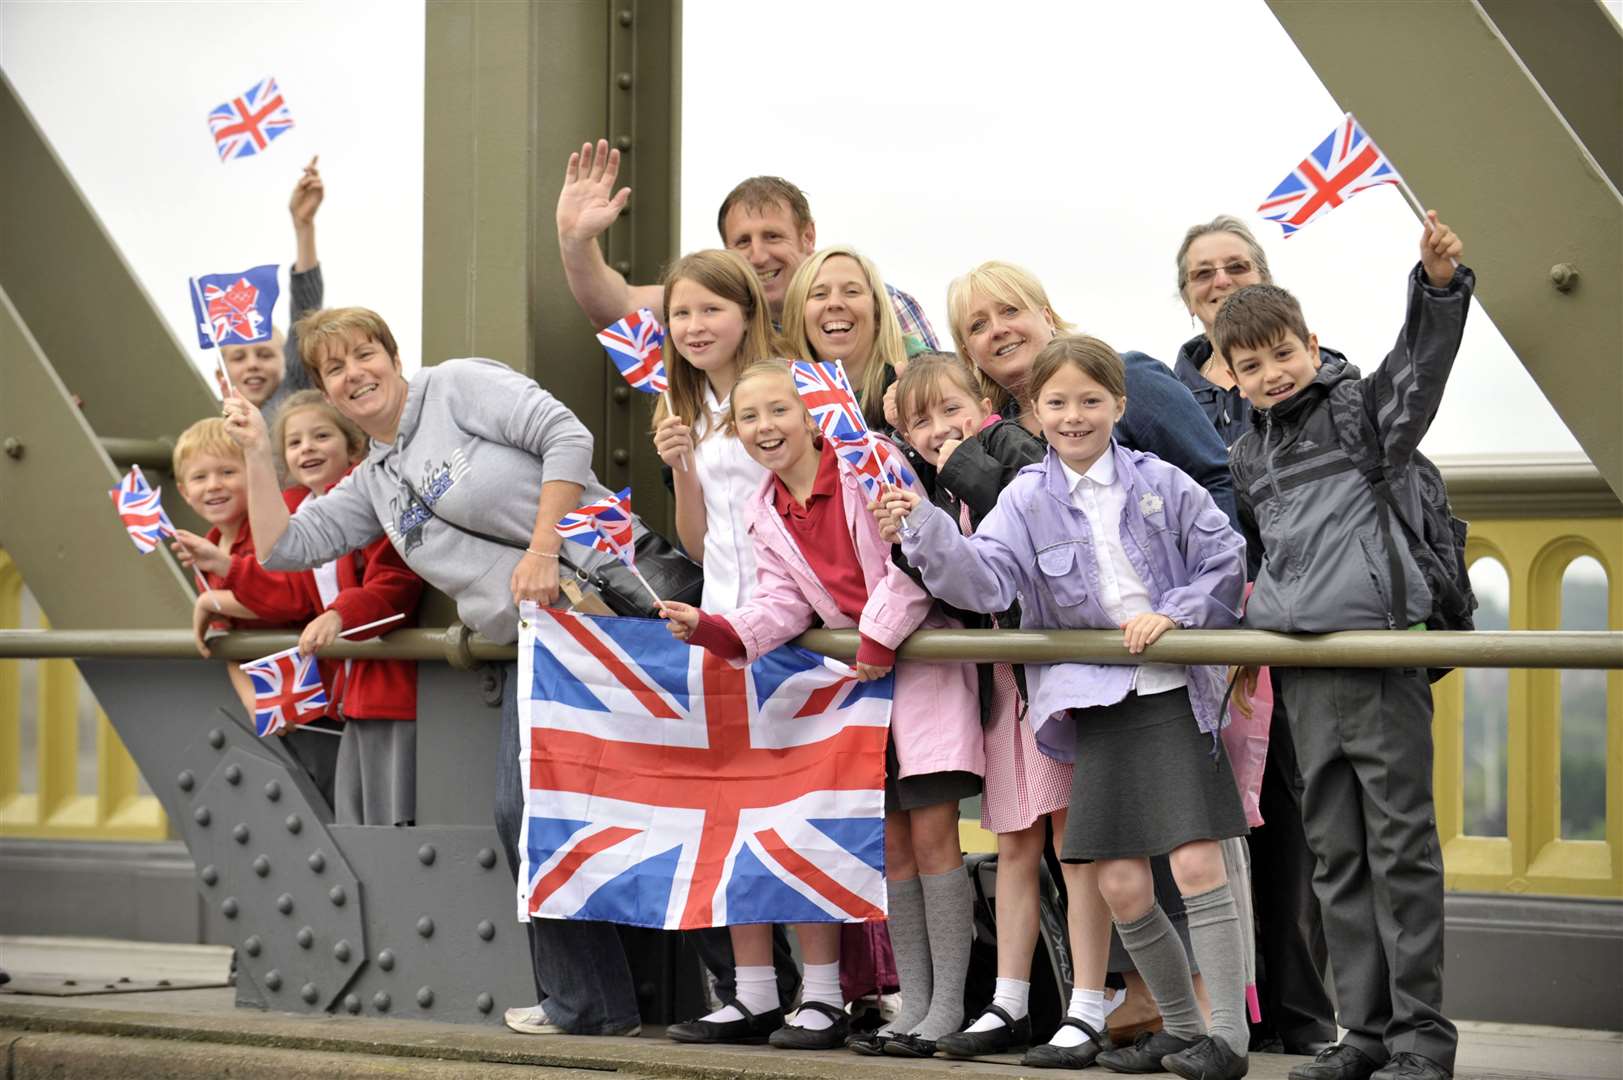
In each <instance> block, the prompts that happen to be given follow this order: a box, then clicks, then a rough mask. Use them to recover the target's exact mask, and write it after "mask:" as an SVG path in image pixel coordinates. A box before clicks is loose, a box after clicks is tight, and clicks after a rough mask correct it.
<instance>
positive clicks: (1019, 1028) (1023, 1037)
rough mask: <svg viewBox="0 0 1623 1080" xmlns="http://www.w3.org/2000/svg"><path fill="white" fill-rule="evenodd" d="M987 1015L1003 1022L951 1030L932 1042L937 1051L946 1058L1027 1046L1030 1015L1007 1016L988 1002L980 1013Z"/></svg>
mask: <svg viewBox="0 0 1623 1080" xmlns="http://www.w3.org/2000/svg"><path fill="white" fill-rule="evenodd" d="M987 1014H990V1015H992V1016H995V1017H997V1018H998V1019H999V1020H1001V1021H1003V1023H1002V1024H1000V1025H999V1026H997V1027H995V1028H992V1029H991V1030H990V1031H955V1032H953V1033H952V1034H951V1035H943V1036H941V1038H939V1039H937V1040H936V1041H935V1046H936V1049H937V1050H940V1051H941V1052H942V1053H943V1054H946V1055H947V1056H948V1057H955V1058H973V1057H984V1056H985V1055H987V1054H1009V1053H1013V1052H1015V1051H1017V1050H1024V1049H1025V1048H1026V1047H1028V1046H1030V1045H1031V1017H1029V1016H1022V1017H1021V1018H1020V1019H1018V1020H1014V1019H1011V1018H1010V1016H1009V1014H1008V1013H1006V1012H1004V1011H1003V1010H1002V1009H1001V1008H1000V1007H998V1006H996V1005H988V1006H987V1007H986V1012H985V1013H982V1014H981V1015H982V1016H985V1015H987Z"/></svg>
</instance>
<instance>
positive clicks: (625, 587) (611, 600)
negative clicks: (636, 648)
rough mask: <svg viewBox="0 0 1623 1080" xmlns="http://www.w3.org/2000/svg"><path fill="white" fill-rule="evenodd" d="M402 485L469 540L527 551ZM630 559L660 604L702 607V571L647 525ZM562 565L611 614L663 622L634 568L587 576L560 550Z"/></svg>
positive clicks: (616, 563)
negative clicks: (452, 516)
mask: <svg viewBox="0 0 1623 1080" xmlns="http://www.w3.org/2000/svg"><path fill="white" fill-rule="evenodd" d="M400 482H401V483H403V484H405V485H406V490H407V491H409V492H411V497H412V498H413V499H414V500H415V501H416V502H417V505H419V506H421V507H422V508H423V509H424V510H426V511H428V513H429V515H430V516H431V517H434V518H436V519H438V520H440V521H443V522H445V524H447V525H449V526H451V528H453V529H457V530H460V531H461V532H465V533H467V534H468V535H469V536H477V537H478V538H479V539H481V540H488V541H489V542H490V543H492V544H500V545H501V546H502V547H510V548H517V549H518V550H520V551H524V550H527V549H528V546H529V545H527V544H520V543H515V542H514V541H512V540H508V539H505V538H503V537H500V536H492V535H491V534H490V533H486V532H480V531H479V530H478V529H470V528H468V527H467V526H466V525H458V524H457V523H456V522H454V521H448V520H447V519H445V518H442V517H440V515H438V514H436V513H434V508H433V507H432V506H430V505H429V504H428V502H427V501H426V500H424V499H423V497H422V496H421V495H419V494H417V489H416V488H415V487H413V486H412V484H411V481H410V480H407V479H406V478H405V477H403V476H402V477H401V478H400ZM565 546H567V545H565ZM632 557H633V558H634V559H635V560H636V563H637V570H638V571H639V572H640V573H641V574H642V576H643V578H644V579H645V580H647V582H648V584H649V585H651V586H652V587H653V589H654V592H655V593H656V594H658V596H659V598H660V599H661V600H675V601H678V602H679V603H683V604H692V605H694V606H695V607H697V606H698V603H699V598H700V594H701V593H703V591H704V570H703V569H702V568H701V567H700V566H699V564H698V563H696V562H694V561H693V560H692V559H690V558H688V557H687V556H686V555H684V554H682V553H681V552H680V551H678V550H676V548H675V547H674V546H673V545H672V544H671V542H670V541H669V540H667V539H665V538H664V537H663V536H661V535H660V534H659V533H657V532H655V531H654V530H652V529H650V528H648V526H647V525H646V524H645V525H644V526H643V534H642V538H641V539H639V540H637V541H636V543H635V544H634V545H633V547H632ZM558 564H559V569H560V571H562V570H568V571H569V573H570V574H572V575H574V577H575V580H577V581H579V582H580V583H581V584H583V585H585V586H587V587H588V588H590V589H591V590H592V591H593V592H595V593H597V595H598V597H599V598H601V599H602V601H603V603H604V604H606V605H607V606H608V608H609V610H610V611H612V612H614V613H615V614H616V615H631V616H635V617H638V618H645V619H657V618H659V605H658V604H656V603H654V598H653V597H652V596H650V595H648V589H647V588H645V587H644V586H643V583H642V582H641V581H638V580H637V575H636V574H635V573H633V572H632V571H631V568H630V567H628V566H626V565H625V564H624V563H622V562H621V561H620V560H619V559H606V560H604V561H603V562H602V563H601V564H600V565H599V566H598V567H597V568H596V569H595V570H586V569H583V568H581V567H580V566H577V565H576V564H575V562H574V561H573V560H571V559H570V558H569V557H568V556H567V555H565V554H564V553H563V551H561V550H560V551H559V552H558ZM560 576H562V575H561V573H560Z"/></svg>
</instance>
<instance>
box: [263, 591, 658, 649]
mask: <svg viewBox="0 0 1623 1080" xmlns="http://www.w3.org/2000/svg"><path fill="white" fill-rule="evenodd" d="M637 577H638V578H641V577H642V575H641V574H638V575H637ZM644 584H647V583H646V582H644ZM404 618H405V616H404V615H401V614H398V613H397V614H394V615H390V616H389V617H388V618H387V619H374V620H373V621H371V622H369V623H366V624H365V625H362V626H357V627H355V628H354V629H352V630H344V631H342V632H341V633H339V635H338V636H339V637H341V638H343V637H349V636H350V635H351V634H359V633H360V632H361V631H362V630H370V629H372V628H373V627H374V626H382V625H383V624H384V623H392V622H398V621H399V620H401V619H404ZM298 651H299V647H298V646H297V645H294V646H293V647H292V648H289V649H279V650H277V651H276V652H273V653H269V654H267V655H265V656H261V657H260V658H259V659H258V660H249V661H247V662H246V663H242V664H238V665H237V666H238V667H240V668H243V669H245V670H246V669H247V668H251V667H253V666H254V665H255V664H263V663H265V662H267V661H269V660H275V659H278V658H280V657H283V656H292V655H293V654H294V653H296V652H298Z"/></svg>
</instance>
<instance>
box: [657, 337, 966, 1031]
mask: <svg viewBox="0 0 1623 1080" xmlns="http://www.w3.org/2000/svg"><path fill="white" fill-rule="evenodd" d="M886 310H887V311H888V310H889V309H888V308H886ZM723 430H724V431H725V432H726V434H727V435H728V436H730V437H732V438H735V439H736V440H737V441H738V442H739V443H740V444H741V445H742V447H743V449H744V451H745V453H747V454H748V455H749V457H750V458H752V459H753V460H754V461H755V462H756V464H758V465H759V466H760V467H761V468H762V469H764V470H766V472H768V473H770V475H769V476H767V477H766V478H765V480H764V481H763V482H762V483H761V484H760V485H759V486H758V487H757V489H756V490H755V492H754V493H753V495H752V496H751V498H750V500H749V503H748V514H749V519H750V521H749V534H750V537H751V539H752V540H753V543H754V555H755V562H756V568H757V571H756V572H757V581H756V585H755V589H754V592H753V594H752V595H751V597H750V599H749V601H748V602H747V603H744V604H742V605H740V606H737V607H735V608H733V610H731V611H725V612H720V613H717V612H713V611H701V610H700V609H698V608H694V607H691V606H689V605H686V604H678V603H667V604H665V605H663V611H664V614H665V616H666V618H667V619H668V620H669V623H670V628H671V633H672V634H673V635H675V636H676V637H677V638H679V639H681V640H685V641H689V642H690V643H691V644H694V645H700V646H703V647H705V648H707V649H709V650H710V651H712V652H714V653H716V654H718V655H720V656H723V657H725V658H727V659H729V660H731V661H733V662H735V663H739V664H742V663H747V662H749V661H753V660H754V659H755V658H756V657H758V656H760V655H762V654H763V653H766V652H770V651H771V650H772V649H774V648H776V647H778V646H779V645H782V644H783V643H785V642H787V641H789V640H790V639H791V638H793V637H795V636H796V635H798V634H800V633H802V632H803V631H805V630H807V629H809V628H810V627H812V626H813V625H816V624H817V623H818V622H819V621H821V624H822V625H824V626H827V627H832V628H841V627H856V628H857V629H858V630H859V631H860V632H861V635H862V644H861V647H860V648H859V649H858V652H857V663H856V677H857V678H860V679H863V680H869V679H878V678H883V677H884V676H885V675H887V674H889V673H890V671H891V669H892V667H893V666H895V668H896V682H895V691H894V697H893V705H892V710H891V739H890V746H889V750H888V752H887V759H888V760H887V762H886V765H887V768H886V779H885V832H886V836H885V861H886V879H887V887H888V888H887V891H888V893H889V908H890V910H889V921H890V936H891V941H892V943H893V945H894V947H895V951H896V960H897V968H898V971H899V973H900V975H901V983H902V995H903V1008H902V1012H901V1013H900V1014H899V1015H898V1016H897V1017H896V1019H895V1020H894V1021H893V1022H892V1023H891V1024H890V1025H889V1026H888V1027H887V1029H885V1030H884V1031H883V1033H882V1034H880V1035H876V1036H858V1037H854V1038H853V1039H852V1040H850V1042H849V1045H850V1046H851V1048H852V1049H853V1050H857V1051H858V1052H859V1053H867V1054H879V1053H893V1054H895V1055H897V1056H929V1055H930V1054H932V1053H934V1050H935V1040H936V1039H938V1038H940V1037H941V1036H943V1035H946V1034H948V1033H950V1032H953V1031H956V1030H957V1029H958V1026H959V1024H960V1023H961V1022H962V1019H963V995H964V979H965V975H966V973H967V971H968V965H969V945H970V940H971V938H972V936H973V933H972V927H971V913H972V905H973V895H972V892H971V888H970V884H969V879H968V877H967V875H966V874H965V871H964V865H963V856H962V853H961V850H960V847H959V841H958V802H959V800H961V799H963V798H964V797H966V796H969V795H973V794H975V793H976V792H977V791H979V790H980V774H981V772H982V769H983V756H982V748H981V736H980V708H979V701H978V697H977V694H976V686H975V674H974V670H973V668H972V667H971V666H970V665H967V664H923V663H914V662H906V661H904V662H903V663H901V664H900V665H899V666H898V665H896V653H895V650H896V648H897V646H899V645H900V644H901V642H902V640H903V639H904V638H906V637H907V636H908V635H909V634H910V633H912V632H913V631H914V630H915V629H917V628H919V627H920V626H925V627H946V626H953V625H956V624H955V623H954V622H953V620H951V619H949V618H947V617H946V616H945V615H943V614H942V613H941V612H940V611H939V609H937V608H936V607H935V605H934V603H933V602H932V600H931V599H930V597H929V596H928V595H927V594H926V593H925V592H924V590H923V589H921V588H920V587H919V586H918V585H916V584H915V583H914V582H913V581H912V579H911V578H909V577H908V576H907V575H906V574H905V573H903V572H902V570H901V569H900V568H898V567H897V566H896V565H895V564H894V563H893V562H892V561H891V559H890V555H889V545H888V544H887V543H886V542H885V541H884V540H883V539H881V537H880V534H879V528H878V526H877V525H876V524H875V522H874V520H873V518H872V516H871V515H870V514H869V513H868V510H867V506H868V503H869V500H870V498H871V497H872V494H873V491H871V490H870V489H869V487H868V486H866V482H865V481H864V479H863V478H862V477H861V476H860V475H859V474H858V472H857V471H856V470H855V469H854V468H853V467H852V465H851V464H850V463H849V462H847V461H846V460H845V459H844V458H843V457H842V456H841V455H839V454H836V453H835V450H834V446H833V445H832V443H831V442H830V441H828V440H827V439H824V438H823V437H822V436H821V435H820V434H819V432H818V429H817V426H816V424H815V423H814V422H813V420H812V417H811V415H810V413H809V412H808V411H807V408H806V405H805V403H804V402H803V401H802V400H801V398H800V395H799V393H798V392H797V390H796V385H795V380H794V377H793V375H792V374H791V371H790V369H789V366H788V365H787V364H784V363H783V362H781V361H774V360H764V361H758V362H756V363H753V364H751V365H750V366H749V367H747V368H745V369H744V370H743V371H741V372H740V373H739V374H738V376H737V379H736V381H735V382H734V383H733V385H732V411H731V413H730V415H729V416H728V419H727V422H726V426H725V428H724V429H723ZM873 438H879V436H873ZM873 490H877V484H874V485H873ZM803 940H804V939H803ZM833 940H837V939H831V943H832V941H833ZM825 955H830V956H831V955H833V954H832V952H831V953H829V954H825ZM828 967H832V968H834V970H833V971H831V972H828V973H827V974H829V975H832V976H834V978H833V981H832V982H828V981H827V980H826V979H825V978H824V977H823V975H822V973H818V978H817V981H816V982H815V983H814V972H813V971H812V968H811V966H810V965H808V968H807V975H806V996H805V1001H806V1005H804V1006H803V1007H802V1009H801V1011H800V1014H799V1015H798V1016H797V1018H796V1019H797V1024H796V1026H795V1027H789V1028H784V1029H782V1030H780V1031H779V1032H778V1033H776V1034H775V1035H774V1036H773V1038H772V1042H773V1045H776V1046H781V1047H792V1048H800V1049H823V1048H829V1047H832V1046H837V1045H839V1043H840V1041H841V1040H842V1037H843V1035H844V1031H845V1027H846V1020H845V1015H844V1012H843V1011H842V1010H841V1009H840V1008H839V1005H840V1001H839V999H838V970H837V964H830V965H828ZM740 974H741V975H742V971H741V972H740ZM741 982H742V979H741ZM814 994H815V995H816V996H814ZM831 996H832V997H833V1000H828V998H829V997H831Z"/></svg>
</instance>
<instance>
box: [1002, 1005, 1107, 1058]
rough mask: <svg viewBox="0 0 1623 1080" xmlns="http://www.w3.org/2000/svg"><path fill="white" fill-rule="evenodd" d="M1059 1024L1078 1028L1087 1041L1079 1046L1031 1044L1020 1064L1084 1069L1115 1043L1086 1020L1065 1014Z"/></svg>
mask: <svg viewBox="0 0 1623 1080" xmlns="http://www.w3.org/2000/svg"><path fill="white" fill-rule="evenodd" d="M1059 1026H1060V1027H1074V1028H1076V1029H1078V1030H1079V1031H1081V1032H1082V1034H1084V1035H1086V1036H1087V1037H1088V1041H1087V1042H1085V1043H1083V1044H1082V1045H1080V1046H1055V1045H1054V1044H1053V1043H1044V1044H1043V1045H1041V1046H1033V1047H1032V1048H1031V1049H1030V1050H1027V1051H1026V1056H1025V1057H1023V1058H1021V1059H1020V1064H1022V1065H1024V1066H1025V1067H1026V1068H1028V1069H1085V1068H1087V1067H1088V1066H1089V1065H1092V1064H1093V1063H1094V1062H1095V1061H1097V1060H1098V1058H1099V1055H1100V1054H1101V1053H1103V1052H1104V1051H1106V1050H1109V1049H1111V1047H1113V1046H1114V1045H1115V1044H1114V1043H1112V1042H1111V1041H1110V1036H1109V1035H1102V1034H1100V1033H1099V1032H1097V1031H1095V1030H1093V1025H1092V1024H1090V1023H1088V1022H1087V1021H1086V1020H1078V1019H1077V1018H1076V1017H1074V1016H1067V1017H1066V1018H1065V1019H1063V1020H1061V1021H1060V1022H1059Z"/></svg>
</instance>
